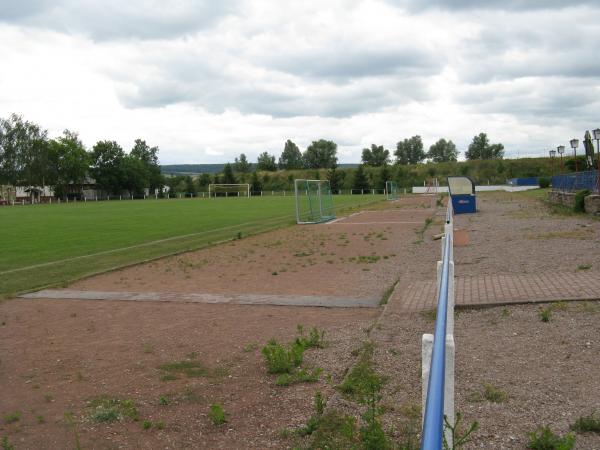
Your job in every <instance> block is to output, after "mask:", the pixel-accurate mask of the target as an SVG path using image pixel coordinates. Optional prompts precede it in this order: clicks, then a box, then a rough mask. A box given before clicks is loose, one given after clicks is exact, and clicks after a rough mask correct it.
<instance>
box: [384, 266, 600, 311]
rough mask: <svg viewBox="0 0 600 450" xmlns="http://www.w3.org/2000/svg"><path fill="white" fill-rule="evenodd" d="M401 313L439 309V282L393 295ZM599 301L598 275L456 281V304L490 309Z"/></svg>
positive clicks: (416, 285) (487, 277)
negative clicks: (514, 305)
mask: <svg viewBox="0 0 600 450" xmlns="http://www.w3.org/2000/svg"><path fill="white" fill-rule="evenodd" d="M393 297H394V298H393V300H394V301H395V302H398V304H399V309H400V310H401V311H425V310H429V309H433V308H435V307H436V304H437V298H436V282H435V281H433V280H431V281H416V282H414V283H412V284H410V285H409V286H408V287H407V288H406V289H404V290H402V291H399V290H397V291H396V292H394V296H393ZM598 299H600V274H598V273H597V272H593V271H590V272H583V271H582V272H578V273H563V274H555V273H542V274H521V275H481V276H468V277H456V291H455V304H456V305H459V306H460V305H462V306H490V305H504V304H511V303H536V302H547V301H557V300H598Z"/></svg>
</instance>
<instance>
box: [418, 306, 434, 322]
mask: <svg viewBox="0 0 600 450" xmlns="http://www.w3.org/2000/svg"><path fill="white" fill-rule="evenodd" d="M421 316H422V317H423V318H424V319H426V320H428V321H431V322H435V319H436V318H437V309H435V308H434V309H429V310H427V311H421Z"/></svg>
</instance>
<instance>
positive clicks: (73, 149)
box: [48, 130, 90, 197]
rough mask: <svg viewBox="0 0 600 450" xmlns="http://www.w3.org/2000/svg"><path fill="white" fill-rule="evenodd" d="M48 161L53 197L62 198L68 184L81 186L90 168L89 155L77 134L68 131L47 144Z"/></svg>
mask: <svg viewBox="0 0 600 450" xmlns="http://www.w3.org/2000/svg"><path fill="white" fill-rule="evenodd" d="M48 146H49V149H48V160H49V162H50V166H51V170H52V177H51V181H50V182H49V184H50V185H51V186H54V193H55V195H57V196H59V197H62V196H63V195H65V194H66V192H67V187H68V186H69V184H71V183H73V184H75V185H81V184H83V182H84V181H85V177H86V175H87V174H88V171H89V167H90V155H89V154H88V153H87V152H86V150H85V147H84V146H83V143H82V142H81V140H80V139H79V136H78V135H77V133H74V132H72V131H69V130H65V131H63V135H62V136H61V137H59V138H57V139H52V140H50V142H49V143H48Z"/></svg>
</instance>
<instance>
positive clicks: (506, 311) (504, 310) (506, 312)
mask: <svg viewBox="0 0 600 450" xmlns="http://www.w3.org/2000/svg"><path fill="white" fill-rule="evenodd" d="M502 317H510V309H508V308H506V307H505V308H502Z"/></svg>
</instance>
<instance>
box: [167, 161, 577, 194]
mask: <svg viewBox="0 0 600 450" xmlns="http://www.w3.org/2000/svg"><path fill="white" fill-rule="evenodd" d="M573 165H574V160H573V159H572V158H565V160H564V170H566V171H567V170H568V171H570V170H572V169H571V168H572V166H573ZM223 167H224V170H225V172H223V173H218V174H212V175H211V174H207V173H205V174H202V175H199V176H173V177H170V178H168V179H167V181H166V182H167V184H168V185H169V186H170V187H171V190H172V191H171V192H179V193H195V192H205V191H207V189H208V184H210V183H249V184H251V190H252V191H253V192H259V191H281V190H292V189H293V188H294V179H297V178H309V179H320V180H329V181H330V183H331V187H332V189H334V190H338V189H343V190H347V189H383V188H384V187H385V182H386V181H395V182H396V183H397V184H398V186H399V187H400V188H401V189H404V188H406V189H407V190H408V191H409V190H410V188H412V187H413V186H423V184H424V183H425V184H426V183H427V181H428V180H430V179H433V178H437V179H438V181H439V183H440V184H441V185H445V184H446V177H448V176H454V175H464V176H468V177H470V178H471V179H473V180H474V181H475V183H476V184H488V183H489V184H504V183H506V180H507V179H509V178H520V177H549V176H551V175H552V174H553V173H558V171H559V170H560V162H559V160H558V159H556V160H555V161H554V162H553V161H551V160H550V158H521V159H487V160H485V159H484V160H470V161H458V162H457V161H450V162H440V163H433V162H429V163H424V164H410V165H403V164H393V165H383V166H381V167H372V166H366V165H360V166H357V167H355V168H341V167H339V168H333V169H301V170H278V171H260V170H258V171H254V172H249V173H238V172H235V171H233V170H232V169H231V167H232V165H227V164H226V165H224V166H223Z"/></svg>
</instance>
